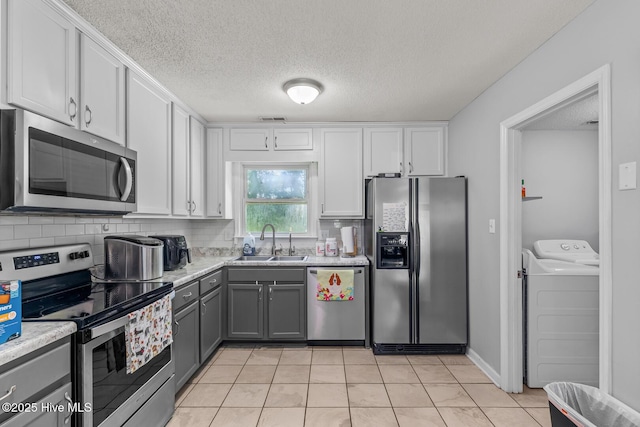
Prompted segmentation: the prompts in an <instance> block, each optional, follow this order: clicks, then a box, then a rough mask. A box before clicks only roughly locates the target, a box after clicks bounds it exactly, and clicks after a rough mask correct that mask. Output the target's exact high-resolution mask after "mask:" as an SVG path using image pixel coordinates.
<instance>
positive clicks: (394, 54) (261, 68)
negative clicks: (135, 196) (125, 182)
mask: <svg viewBox="0 0 640 427" xmlns="http://www.w3.org/2000/svg"><path fill="white" fill-rule="evenodd" d="M65 2H66V3H67V4H68V5H69V6H71V7H72V8H73V9H74V10H76V11H77V12H78V13H79V14H80V15H81V16H82V17H84V18H85V19H86V20H87V21H88V22H89V23H91V24H92V25H93V26H94V27H96V28H97V29H98V30H99V31H100V32H102V33H103V34H104V35H105V36H106V37H107V38H109V39H110V40H111V41H113V42H114V43H115V44H116V45H117V46H118V47H119V48H120V49H122V50H123V51H124V52H126V53H127V54H128V55H129V56H130V57H131V58H133V59H134V60H135V61H136V62H138V63H139V64H140V65H141V66H142V67H143V68H144V69H146V70H147V71H148V72H149V73H150V74H151V75H153V76H154V77H156V78H157V79H158V80H159V81H160V82H161V83H162V84H164V85H165V86H166V87H167V88H168V89H169V90H171V91H172V92H174V93H175V94H176V95H177V96H178V97H179V98H180V99H182V100H183V101H184V102H185V103H187V104H188V105H189V106H191V107H192V108H193V109H194V110H196V111H198V112H199V113H200V114H201V115H202V116H203V117H204V118H205V119H207V120H208V121H211V122H231V121H257V120H258V118H259V117H261V116H266V117H273V116H284V117H286V118H287V121H288V122H295V121H309V122H320V121H414V120H448V119H450V118H451V117H452V116H453V115H455V114H456V113H457V112H458V111H460V109H462V108H463V107H464V106H466V105H467V104H468V103H469V102H471V101H472V100H473V99H474V98H475V97H477V96H478V95H479V94H480V93H482V91H484V90H485V89H486V88H487V87H489V86H490V85H491V84H492V83H493V82H495V81H496V80H497V79H499V78H500V77H501V76H503V75H504V74H505V73H506V72H508V71H509V70H510V69H511V68H513V67H514V66H515V65H516V64H518V62H520V61H521V60H523V59H524V58H525V57H527V56H528V55H529V54H530V53H531V52H533V51H534V50H535V49H536V48H537V47H538V46H540V45H541V44H542V43H544V42H545V41H546V40H547V39H549V38H550V37H551V36H553V34H554V33H556V32H557V31H558V30H559V29H561V28H562V27H563V26H564V25H566V24H567V23H568V22H569V21H571V20H572V19H573V18H574V17H575V16H576V15H578V14H579V13H580V12H581V11H583V10H584V9H585V8H586V7H587V6H588V5H589V4H591V3H592V2H593V0H562V1H558V0H535V1H531V0H489V1H477V0H404V1H388V0H348V1H345V0H269V1H266V0H263V1H259V0H190V1H181V2H178V1H175V0H137V1H131V0H101V1H95V0H65ZM297 77H306V78H313V79H316V80H318V81H319V82H321V83H322V84H323V85H324V88H325V89H324V92H323V93H322V94H321V95H320V96H319V97H318V99H317V100H316V101H315V102H313V103H312V104H309V105H297V104H294V103H293V102H292V101H290V100H289V99H288V98H287V96H286V94H285V93H284V92H283V91H282V85H283V84H284V83H285V82H286V81H287V80H289V79H292V78H297Z"/></svg>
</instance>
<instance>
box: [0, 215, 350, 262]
mask: <svg viewBox="0 0 640 427" xmlns="http://www.w3.org/2000/svg"><path fill="white" fill-rule="evenodd" d="M341 226H356V227H358V239H357V240H358V241H357V244H358V248H359V252H360V253H362V221H358V220H341V221H339V222H336V221H333V220H321V221H318V224H317V229H318V233H319V234H325V235H328V236H329V237H336V238H337V239H338V240H340V228H339V227H341ZM112 234H140V235H144V236H153V235H157V234H181V235H184V236H185V237H186V239H187V243H188V245H189V247H192V248H215V249H216V253H218V254H220V255H240V251H241V247H242V238H238V237H235V235H234V234H235V224H234V221H233V220H223V219H205V220H188V219H160V218H157V219H156V218H151V219H146V218H126V217H124V218H120V217H97V216H43V215H15V214H8V215H5V214H3V215H0V250H7V249H19V248H26V247H39V246H53V245H64V244H70V243H85V242H86V243H89V244H91V246H92V249H93V261H94V263H95V264H102V263H104V236H108V235H112ZM318 238H319V239H320V238H321V237H318ZM316 240H317V239H316V238H295V239H294V240H293V241H292V244H293V245H294V246H295V247H296V253H298V254H312V253H314V251H315V242H316ZM322 240H324V239H322ZM276 246H277V247H278V248H280V247H282V248H283V249H284V252H285V253H286V251H287V250H288V247H289V242H288V238H286V237H285V238H282V237H279V238H276ZM256 250H257V252H258V253H260V252H265V253H270V252H271V238H270V237H269V238H265V240H263V241H261V240H258V236H256Z"/></svg>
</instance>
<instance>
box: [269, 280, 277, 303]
mask: <svg viewBox="0 0 640 427" xmlns="http://www.w3.org/2000/svg"><path fill="white" fill-rule="evenodd" d="M273 284H274V285H275V284H276V282H275V281H274V282H273ZM269 301H273V288H269Z"/></svg>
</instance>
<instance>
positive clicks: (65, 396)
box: [64, 391, 73, 424]
mask: <svg viewBox="0 0 640 427" xmlns="http://www.w3.org/2000/svg"><path fill="white" fill-rule="evenodd" d="M64 400H66V401H67V402H69V408H71V407H73V400H71V397H70V396H69V393H67V392H66V391H65V392H64ZM71 415H73V412H71V413H70V414H69V415H68V416H66V417H65V418H64V423H65V424H69V420H70V419H71Z"/></svg>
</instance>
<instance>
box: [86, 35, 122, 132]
mask: <svg viewBox="0 0 640 427" xmlns="http://www.w3.org/2000/svg"><path fill="white" fill-rule="evenodd" d="M80 95H81V104H80V111H79V116H80V129H82V130H84V131H87V132H91V133H93V134H96V135H99V136H101V137H103V138H106V139H110V140H111V141H114V142H118V143H120V144H124V65H123V64H122V63H121V62H120V61H118V60H117V59H116V58H114V57H113V55H111V54H110V53H109V52H107V51H106V50H104V49H103V48H102V47H100V46H99V45H98V44H97V43H96V42H94V41H93V40H91V39H90V38H89V37H87V36H85V35H84V34H81V35H80Z"/></svg>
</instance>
